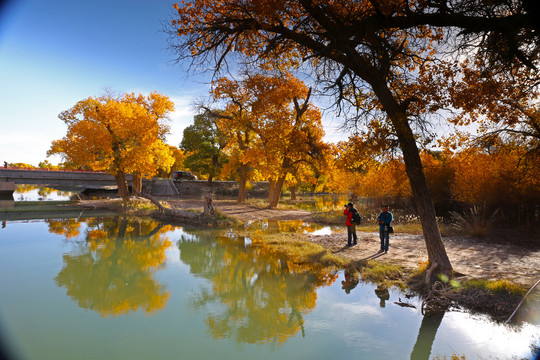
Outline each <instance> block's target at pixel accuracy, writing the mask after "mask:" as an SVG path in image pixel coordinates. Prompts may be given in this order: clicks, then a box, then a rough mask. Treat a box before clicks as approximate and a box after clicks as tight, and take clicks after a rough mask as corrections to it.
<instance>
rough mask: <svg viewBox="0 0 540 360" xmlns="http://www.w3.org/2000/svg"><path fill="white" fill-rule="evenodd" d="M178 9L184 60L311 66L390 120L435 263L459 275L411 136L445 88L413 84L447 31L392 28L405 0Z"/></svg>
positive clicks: (349, 99)
mask: <svg viewBox="0 0 540 360" xmlns="http://www.w3.org/2000/svg"><path fill="white" fill-rule="evenodd" d="M415 6H421V4H420V3H419V4H416V3H415ZM175 8H176V9H177V11H178V17H177V18H176V19H174V20H173V21H172V28H173V32H174V34H175V35H177V36H178V37H177V42H176V43H175V44H174V45H173V46H175V49H176V50H177V52H178V54H179V57H180V58H190V59H192V60H193V61H194V62H195V63H196V64H202V63H204V62H205V61H213V60H215V61H214V63H215V65H217V67H216V68H217V69H219V68H221V67H222V66H223V65H224V64H225V63H226V60H227V57H228V56H229V55H232V54H233V53H234V54H236V55H239V56H242V57H243V58H244V59H246V60H248V61H256V62H259V63H265V64H268V65H273V66H277V67H283V66H298V65H300V64H304V65H306V66H308V65H309V66H311V68H312V69H313V72H314V74H315V75H316V77H317V79H318V81H319V83H321V84H324V85H325V87H326V90H327V93H330V92H333V93H334V95H335V98H336V103H337V104H338V105H341V106H343V107H342V109H345V105H347V104H349V105H350V108H351V109H352V110H353V112H354V113H357V115H358V116H361V115H365V113H364V111H365V110H371V113H375V114H379V116H383V117H384V118H386V119H388V124H389V127H390V129H391V131H392V136H393V137H395V139H396V141H397V142H398V143H399V146H400V148H401V151H402V153H403V158H404V161H405V165H406V170H407V175H408V177H409V180H410V183H411V187H412V192H413V195H414V198H415V201H416V207H417V209H418V212H419V214H420V217H421V219H422V227H423V230H424V236H425V239H426V245H427V250H428V257H429V261H430V263H431V265H432V266H437V267H438V271H440V272H443V273H447V274H450V273H451V269H452V267H451V265H450V261H449V259H448V256H447V255H446V251H445V249H444V245H443V243H442V240H441V236H440V232H439V229H438V226H437V222H436V217H435V210H434V208H433V204H432V200H431V196H430V193H429V189H428V186H427V182H426V179H425V176H424V173H423V169H422V163H421V160H420V156H419V151H418V147H417V143H416V135H415V132H414V131H413V129H418V127H421V126H422V123H421V122H417V121H415V120H417V119H420V117H421V115H422V114H424V113H425V109H426V108H428V107H429V106H430V104H432V102H433V101H435V100H436V96H435V95H436V92H434V91H433V90H437V88H438V86H439V84H438V83H435V81H434V80H433V84H430V86H428V87H429V88H431V89H432V91H431V92H430V93H429V94H423V93H420V92H419V89H420V88H419V87H415V84H416V83H417V82H418V81H419V79H422V81H430V80H432V79H431V78H429V77H428V76H424V74H422V69H423V67H424V66H425V65H426V64H428V63H429V61H430V59H431V48H432V44H433V43H434V42H437V41H438V40H440V39H442V33H440V32H438V31H436V30H435V29H432V28H427V27H422V26H411V27H403V28H401V29H400V28H395V27H392V26H391V23H390V24H387V20H388V17H389V16H398V15H405V14H406V13H407V12H408V11H409V5H408V3H405V2H403V3H402V2H397V1H396V2H386V1H385V2H382V1H380V2H379V1H360V2H358V1H340V2H325V1H310V0H297V1H285V0H282V1H263V2H261V1H257V2H255V1H240V0H236V1H229V2H227V3H226V4H221V3H220V4H217V3H214V2H212V1H209V0H200V1H194V2H188V3H183V4H182V5H175ZM235 59H236V58H235ZM436 80H437V79H436ZM354 113H352V114H351V115H354ZM358 116H357V117H356V118H357V119H358V118H359V117H358Z"/></svg>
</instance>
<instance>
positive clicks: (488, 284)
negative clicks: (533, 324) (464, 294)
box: [455, 279, 527, 296]
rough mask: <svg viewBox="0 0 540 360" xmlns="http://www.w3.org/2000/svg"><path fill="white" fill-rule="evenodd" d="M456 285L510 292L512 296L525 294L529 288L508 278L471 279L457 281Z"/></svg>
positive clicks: (488, 290)
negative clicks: (461, 281)
mask: <svg viewBox="0 0 540 360" xmlns="http://www.w3.org/2000/svg"><path fill="white" fill-rule="evenodd" d="M457 283H458V284H456V285H455V286H456V287H458V288H462V289H463V290H466V289H476V290H481V291H485V292H488V293H493V294H509V295H512V296H523V295H525V293H526V291H527V289H525V288H524V287H522V286H519V285H516V284H514V283H511V282H510V281H508V280H484V279H471V280H467V281H464V282H463V283H460V282H457Z"/></svg>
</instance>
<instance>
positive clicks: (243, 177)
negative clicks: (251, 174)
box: [238, 164, 249, 203]
mask: <svg viewBox="0 0 540 360" xmlns="http://www.w3.org/2000/svg"><path fill="white" fill-rule="evenodd" d="M248 170H249V165H248V164H242V165H240V180H239V181H238V202H239V203H243V202H245V201H246V184H247V178H248Z"/></svg>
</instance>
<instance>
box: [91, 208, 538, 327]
mask: <svg viewBox="0 0 540 360" xmlns="http://www.w3.org/2000/svg"><path fill="white" fill-rule="evenodd" d="M161 201H162V202H163V203H165V205H166V206H168V207H170V208H171V209H174V210H182V211H193V212H195V213H201V212H202V208H203V200H200V199H182V200H177V199H173V200H171V199H167V200H161ZM144 203H145V202H144V201H141V204H143V205H141V206H135V208H134V209H133V210H134V211H135V212H138V213H139V214H141V213H144V215H152V214H154V215H156V211H155V210H150V209H148V208H145V206H144ZM82 205H83V206H85V207H88V206H91V207H94V208H99V207H102V206H109V205H110V203H108V202H107V201H95V202H92V203H89V202H84V204H82ZM214 207H215V209H216V210H217V212H218V214H219V216H220V217H221V218H222V219H226V217H228V218H231V219H234V221H232V222H230V223H234V222H236V223H243V224H247V223H250V222H256V221H263V220H268V221H285V220H297V221H306V222H312V221H313V219H314V215H313V213H312V212H309V211H304V210H277V209H267V208H260V207H256V206H253V205H249V204H239V203H236V202H234V201H225V200H215V201H214ZM137 209H139V210H137ZM157 215H159V214H157ZM224 216H225V217H224ZM223 224H225V223H223ZM371 228H373V229H371ZM362 229H363V230H367V231H358V236H359V239H358V244H357V245H355V246H352V247H347V246H346V236H347V234H346V228H345V226H343V227H338V228H337V229H334V230H333V231H332V232H331V233H330V234H324V235H317V234H314V233H310V232H309V231H306V230H304V231H302V232H286V231H283V232H281V233H280V234H279V238H280V241H275V240H276V235H275V234H274V235H272V236H268V235H264V234H262V235H261V234H259V236H261V237H262V240H263V241H264V240H265V236H266V239H267V240H268V241H269V242H271V243H272V246H274V247H275V248H276V252H280V251H281V252H283V253H284V254H286V253H287V252H288V251H289V249H287V246H288V245H287V244H288V243H293V242H294V243H295V244H298V243H299V242H303V243H311V244H314V245H315V246H316V247H315V248H312V249H309V248H308V247H306V246H304V247H303V248H304V249H305V250H303V251H306V252H307V251H318V252H323V251H324V252H327V255H328V256H326V255H325V259H328V258H331V259H336V260H335V261H334V262H335V266H336V267H339V268H345V269H347V271H350V272H353V273H354V274H353V275H352V277H356V276H359V275H358V274H362V278H363V280H368V281H373V282H381V279H380V275H374V274H373V273H374V272H380V273H382V276H383V277H384V276H385V275H384V274H385V273H392V274H393V275H392V279H386V280H384V281H382V282H383V283H384V286H391V285H398V286H401V287H402V288H403V287H406V288H407V289H409V290H411V289H412V290H414V291H416V292H417V293H419V294H421V295H423V296H426V295H427V292H428V289H426V288H422V283H423V282H422V271H423V269H425V266H426V264H427V253H426V246H425V242H424V238H423V235H419V234H408V233H401V232H400V231H399V226H396V233H395V234H393V235H392V237H391V240H390V250H389V252H388V253H387V254H377V251H378V250H379V239H378V233H377V232H376V230H377V227H376V226H373V227H369V226H368V227H363V228H362ZM501 235H502V234H501ZM443 242H444V245H445V248H446V251H447V253H448V256H449V258H450V261H451V263H452V266H453V269H454V271H455V274H456V279H457V282H453V283H452V285H453V287H452V286H448V288H447V289H446V290H448V291H446V293H447V294H448V296H451V301H450V303H452V304H453V305H463V306H465V307H467V308H469V309H470V308H471V307H472V308H473V310H478V311H482V312H487V313H490V314H491V315H493V316H494V317H496V318H498V319H501V320H503V319H506V318H508V316H509V315H510V314H511V313H512V311H513V310H514V309H515V308H516V306H517V304H518V303H519V301H521V299H522V296H523V294H524V293H525V291H526V290H527V289H529V288H530V287H531V286H533V285H534V284H535V283H536V281H538V279H540V270H539V269H540V249H539V248H530V247H527V246H524V245H523V244H522V243H521V242H520V241H519V239H515V238H512V237H511V236H505V238H499V239H488V241H486V240H484V241H481V240H479V239H475V238H473V237H467V236H445V237H443ZM294 246H297V245H294ZM302 261H304V260H302ZM325 261H326V262H328V261H327V260H325ZM325 265H328V263H327V264H325ZM381 267H382V268H381ZM370 269H371V270H370ZM370 271H371V274H370ZM396 274H397V275H396ZM377 276H379V279H378V280H373V279H377ZM387 277H388V276H387ZM460 286H461V288H460ZM456 294H457V295H456Z"/></svg>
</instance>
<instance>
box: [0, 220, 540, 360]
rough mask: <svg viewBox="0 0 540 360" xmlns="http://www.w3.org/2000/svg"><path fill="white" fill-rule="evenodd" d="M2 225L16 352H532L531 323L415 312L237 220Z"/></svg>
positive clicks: (2, 297) (203, 355)
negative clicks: (289, 255) (301, 262)
mask: <svg viewBox="0 0 540 360" xmlns="http://www.w3.org/2000/svg"><path fill="white" fill-rule="evenodd" d="M255 225H256V224H251V225H250V226H251V228H250V226H248V228H247V229H245V230H244V231H243V233H244V234H251V232H252V231H254V232H255V231H261V230H260V226H255ZM2 226H3V227H2V228H1V229H0V289H1V290H0V326H1V327H0V331H1V334H2V340H3V342H4V347H5V348H7V349H8V350H9V351H11V354H12V355H14V358H15V359H55V360H57V359H151V358H153V359H173V358H174V359H212V358H213V359H254V358H256V359H349V358H351V359H352V358H354V359H433V358H436V357H437V356H439V358H441V359H443V358H444V357H446V358H448V359H449V358H450V356H451V355H453V354H456V355H459V356H462V355H465V357H466V359H512V358H515V359H531V358H533V353H532V348H533V347H534V346H535V345H536V346H538V344H540V326H538V324H534V323H530V322H525V323H524V324H521V325H514V326H512V327H508V326H504V325H501V324H497V323H494V322H493V321H491V320H490V319H489V318H487V317H484V316H473V315H470V314H467V313H464V312H449V313H446V314H444V315H439V316H432V317H423V316H422V314H421V312H420V310H419V308H420V303H419V300H418V299H414V298H413V299H408V300H406V299H405V297H404V294H402V293H400V292H398V291H396V290H392V289H390V291H389V292H388V293H385V292H381V291H375V290H376V286H375V285H372V284H362V283H360V284H358V285H356V286H354V284H348V283H347V282H345V281H346V279H345V278H344V275H343V273H337V274H335V273H327V272H324V271H320V270H317V269H315V268H310V267H305V266H304V267H302V266H298V265H294V264H291V263H288V262H287V261H284V260H283V259H280V258H278V257H275V256H272V255H271V254H270V253H269V251H268V249H266V248H265V247H264V244H259V243H258V242H257V241H256V236H251V235H247V236H246V235H244V236H240V235H238V232H237V231H235V230H220V231H216V230H213V231H209V230H196V229H192V230H190V229H185V228H180V227H172V226H167V225H162V224H159V223H157V222H154V221H150V220H133V219H127V218H121V217H114V218H104V219H96V218H88V219H69V220H40V221H31V222H30V221H28V222H27V221H13V222H9V221H8V222H5V223H4V224H3V225H2ZM282 226H288V225H282ZM291 226H292V225H291ZM255 228H256V230H255ZM317 231H326V230H325V229H319V230H317ZM400 298H401V300H403V301H405V300H406V301H407V302H409V303H410V304H412V305H415V306H416V309H415V308H405V307H400V306H398V305H397V304H395V303H394V302H395V301H398V300H399V299H400Z"/></svg>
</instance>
